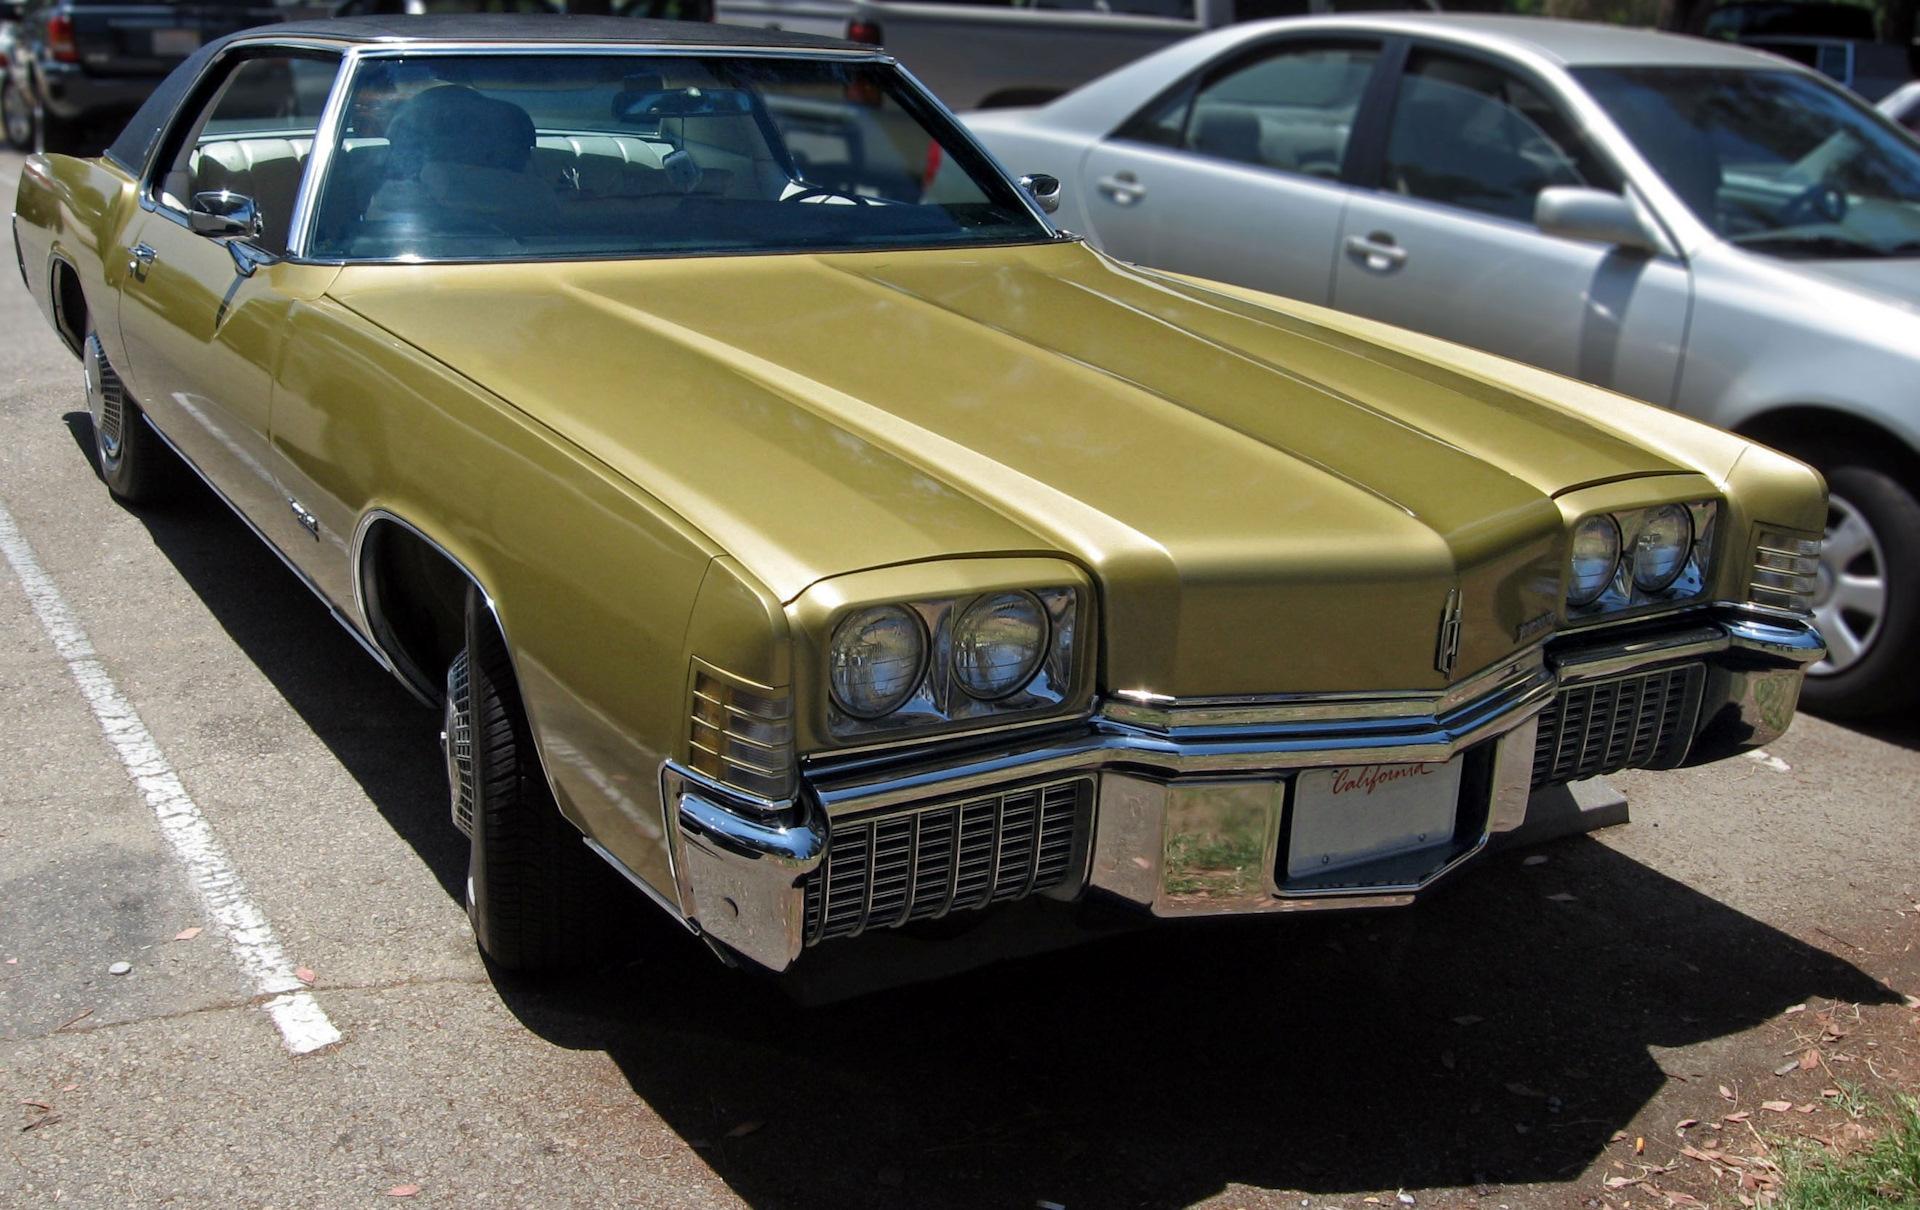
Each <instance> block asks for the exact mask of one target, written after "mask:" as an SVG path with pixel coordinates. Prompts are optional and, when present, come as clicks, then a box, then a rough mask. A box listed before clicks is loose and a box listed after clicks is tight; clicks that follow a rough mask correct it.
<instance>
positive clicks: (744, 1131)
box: [727, 1121, 766, 1139]
mask: <svg viewBox="0 0 1920 1210" xmlns="http://www.w3.org/2000/svg"><path fill="white" fill-rule="evenodd" d="M765 1125H766V1123H765V1122H759V1121H754V1122H742V1123H740V1124H739V1125H738V1126H735V1127H734V1128H733V1129H732V1130H729V1131H727V1137H728V1138H730V1139H744V1138H746V1137H747V1136H748V1135H750V1134H752V1133H753V1132H754V1131H756V1130H758V1129H760V1128H761V1127H762V1126H765Z"/></svg>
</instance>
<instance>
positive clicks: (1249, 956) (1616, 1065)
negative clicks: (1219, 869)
mask: <svg viewBox="0 0 1920 1210" xmlns="http://www.w3.org/2000/svg"><path fill="white" fill-rule="evenodd" d="M68 422H69V425H70V427H72V428H73V429H74V430H75V437H76V441H78V442H79V444H81V446H82V448H83V449H86V450H88V451H89V452H90V451H91V448H92V439H91V434H90V432H85V431H83V427H82V426H83V424H84V422H85V416H84V413H82V414H79V415H78V416H74V417H68ZM139 516H140V519H141V520H142V522H143V523H144V524H145V525H146V527H147V529H148V531H149V532H150V533H151V534H152V536H153V540H154V542H155V544H156V546H157V547H158V548H159V549H160V550H161V552H162V553H164V554H165V555H166V556H167V558H168V559H169V560H171V561H172V562H173V564H174V566H175V567H176V568H177V569H178V570H179V572H180V574H181V576H182V577H183V578H184V579H185V580H186V582H187V583H188V584H189V586H191V587H192V589H193V590H194V591H195V592H196V593H198V594H199V596H200V598H201V599H202V601H204V602H205V604H206V606H207V608H208V609H209V610H210V611H211V612H212V614H213V616H214V617H215V618H216V619H217V620H218V621H219V622H220V624H221V625H222V626H223V627H224V628H225V629H226V631H227V633H228V634H229V635H231V636H232V637H233V639H234V641H235V642H236V643H237V644H238V645H239V646H240V648H241V650H242V651H243V652H245V654H246V655H247V657H248V658H249V659H251V660H252V661H253V662H254V663H255V665H256V666H258V667H259V668H260V670H261V671H262V672H263V673H264V674H265V675H266V676H267V677H268V679H269V680H270V681H271V682H272V684H273V685H274V686H275V688H276V689H278V690H279V691H280V693H281V694H282V695H283V696H284V697H285V699H286V701H287V702H288V704H289V705H291V706H292V707H293V708H294V710H295V711H296V712H297V713H299V715H300V716H301V718H302V719H303V720H304V721H305V722H306V723H307V725H308V726H310V727H311V728H312V729H313V731H314V733H315V734H316V735H317V736H318V737H319V738H320V739H321V741H322V742H324V743H325V744H326V745H327V747H328V748H329V749H330V750H331V751H332V752H333V753H334V755H335V756H336V757H337V758H338V759H339V760H340V762H341V764H342V765H343V766H344V767H345V768H346V769H347V770H348V772H349V773H350V774H351V775H352V776H353V777H354V778H355V779H356V780H357V781H358V782H359V783H360V785H361V786H362V787H363V788H364V790H365V791H366V793H367V796H368V797H369V798H370V799H371V800H372V801H373V803H374V804H375V806H376V807H377V808H378V809H379V810H380V812H381V813H382V815H384V816H385V817H386V819H387V820H388V822H389V823H390V824H391V826H392V827H393V828H394V830H395V832H396V833H398V834H399V835H400V836H401V837H402V838H403V839H404V840H406V841H407V842H408V843H409V844H410V845H412V846H413V848H414V849H415V850H416V851H417V852H418V853H419V854H420V856H421V858H422V859H423V860H424V861H425V862H426V864H427V865H428V866H429V868H431V869H432V870H433V872H434V875H435V876H436V877H437V878H438V879H439V880H440V882H441V884H442V885H443V886H444V887H445V888H446V890H447V893H448V894H449V895H450V896H453V897H455V898H456V899H457V898H459V897H460V895H461V893H462V881H463V879H464V875H465V869H466V858H465V847H466V846H465V842H464V841H463V840H462V839H461V838H460V836H459V835H458V834H457V833H456V832H454V830H453V829H452V828H451V826H450V825H449V824H448V822H447V820H446V808H445V806H444V795H445V790H444V783H443V776H444V775H443V771H442V768H441V764H440V759H439V755H438V749H437V744H436V738H435V737H436V734H437V731H438V721H439V720H438V719H437V718H436V717H434V716H433V715H432V713H431V712H429V711H427V710H425V709H423V708H422V707H421V706H420V705H419V704H418V703H417V702H415V701H414V700H413V699H412V698H411V697H409V696H408V695H407V694H406V692H405V691H404V690H403V689H401V688H400V686H399V685H398V684H397V683H395V682H394V681H392V679H391V678H389V677H388V676H387V674H386V673H384V672H383V671H381V670H380V669H379V668H378V667H377V666H376V665H375V664H374V663H373V662H372V661H371V660H369V659H368V658H367V657H366V655H365V654H364V652H362V651H361V650H360V649H359V647H358V646H357V644H356V643H355V642H354V641H353V640H352V639H351V638H350V637H349V636H348V635H346V634H345V633H343V632H342V631H341V630H340V628H339V627H338V626H337V625H335V624H334V622H333V621H332V619H331V618H330V617H329V615H328V613H327V611H326V610H325V608H323V607H322V606H321V605H320V604H319V603H318V602H317V601H315V600H314V599H313V598H312V596H311V595H310V594H309V593H308V592H307V591H306V589H305V588H304V586H302V585H301V584H300V582H299V581H298V580H297V579H296V578H295V577H294V576H293V575H292V574H291V573H290V572H288V571H287V570H286V569H285V568H284V567H283V566H282V565H281V564H280V563H279V562H278V560H277V559H276V557H275V556H274V555H273V554H272V553H271V552H270V551H268V550H267V549H265V548H264V546H263V545H262V544H261V543H260V542H259V541H258V540H257V539H256V538H254V537H253V535H252V534H251V533H250V532H249V531H248V530H247V529H246V528H245V526H243V525H242V524H241V523H240V522H239V521H238V520H237V519H236V518H235V517H234V516H233V515H232V514H231V513H230V512H229V511H228V510H227V509H226V508H225V506H224V505H222V504H221V503H220V502H219V501H218V500H217V499H216V498H215V497H214V496H213V495H212V494H211V493H210V492H207V491H206V490H205V489H203V488H201V487H199V486H197V485H196V486H195V488H194V489H193V490H192V491H191V492H190V493H188V495H187V497H186V498H185V499H184V500H183V501H182V502H181V503H180V504H179V505H177V506H175V507H173V508H170V509H166V510H154V511H149V512H142V513H140V514H139ZM1544 851H1546V852H1548V853H1550V854H1551V856H1552V859H1551V860H1550V861H1549V862H1548V863H1547V864H1545V865H1541V866H1535V867H1526V866H1522V865H1521V864H1520V855H1519V854H1518V853H1511V854H1503V855H1500V856H1497V857H1494V858H1492V859H1490V860H1489V861H1487V862H1486V863H1484V864H1483V866H1482V867H1481V868H1480V869H1479V870H1478V871H1476V872H1475V873H1473V874H1471V875H1470V876H1468V877H1466V878H1464V879H1463V880H1461V882H1460V883H1459V884H1458V885H1456V886H1454V887H1452V888H1450V889H1449V890H1448V891H1447V892H1446V893H1444V894H1442V895H1439V896H1437V897H1435V898H1433V899H1432V900H1430V901H1428V902H1425V903H1423V904H1421V905H1419V906H1417V907H1415V908H1412V909H1405V910H1401V911H1397V912H1381V913H1366V914H1358V915H1341V916H1326V917H1295V916H1289V917H1272V918H1266V919H1258V920H1241V921H1211V922H1209V921H1195V922H1185V923H1182V924H1179V925H1170V926H1161V927H1155V928H1150V929H1146V930H1143V931H1138V932H1132V933H1128V934H1125V935H1121V936H1114V937H1109V938H1108V939H1105V940H1102V941H1098V942H1095V943H1091V944H1087V945H1084V946H1080V947H1078V948H1073V949H1067V950H1061V951H1056V952H1053V953H1049V954H1045V955H1042V956H1038V957H1031V958H1025V959H1021V960H1018V961H1013V962H1007V963H1003V964H1000V965H997V966H991V967H987V968H984V969H979V970H975V971H972V972H970V973H967V974H963V975H958V976H954V977H950V978H946V979H942V980H939V981H936V982H928V983H922V984H919V985H916V986H911V987H903V988H896V989H893V990H888V991H882V992H876V993H872V994H868V995H863V996H859V997H857V998H853V999H849V1000H843V1001H840V1002H838V1003H833V1004H828V1005H822V1006H817V1007H801V1006H799V1005H798V1004H796V1003H795V1000H794V999H793V998H792V997H791V996H790V995H788V994H787V989H785V988H783V986H782V983H781V981H780V980H776V979H772V978H763V977H755V976H751V975H748V974H746V973H744V972H740V971H728V970H725V969H723V968H722V967H721V966H720V965H719V964H718V963H717V962H715V961H714V959H713V956H712V955H711V954H710V953H708V952H707V950H706V949H705V948H704V947H703V946H702V945H701V944H700V943H699V942H698V941H696V940H695V939H693V938H692V937H690V936H689V935H688V934H687V933H686V932H685V931H684V930H681V929H679V928H678V927H677V926H675V925H673V924H672V923H671V922H669V921H667V920H666V919H665V918H664V917H663V916H662V915H661V914H660V913H658V912H655V911H652V910H651V909H648V908H643V907H639V906H638V899H637V897H636V907H635V909H634V913H633V916H632V919H631V921H630V922H627V921H623V922H621V923H622V925H623V926H625V927H627V928H628V929H629V930H630V932H631V935H632V939H633V941H634V943H635V948H636V950H637V952H639V953H640V954H641V955H642V957H641V958H639V959H638V960H636V961H633V962H630V963H627V964H626V965H623V966H619V967H617V968H615V969H611V970H608V971H603V972H601V973H600V974H599V975H598V976H596V977H594V978H591V979H584V980H581V981H578V982H574V983H561V984H548V985H544V986H535V985H529V984H523V983H520V982H518V981H515V980H511V979H508V978H505V977H502V976H496V979H495V982H496V986H497V988H498V990H499V993H500V995H501V997H502V1000H503V1002H504V1003H505V1004H506V1005H507V1006H508V1007H509V1008H510V1009H511V1010H512V1011H513V1012H514V1013H515V1014H516V1015H517V1016H518V1018H519V1019H520V1020H521V1021H522V1022H523V1023H524V1024H525V1025H526V1026H527V1027H528V1028H529V1029H531V1030H532V1031H534V1032H535V1033H536V1034H538V1035H540V1036H541V1037H543V1038H545V1039H547V1040H548V1041H550V1042H551V1043H553V1044H555V1045H558V1046H563V1047H567V1048H570V1049H580V1050H600V1051H604V1052H606V1053H607V1054H608V1055H609V1056H610V1057H611V1058H612V1059H613V1061H614V1062H615V1063H616V1064H617V1065H618V1066H619V1068H620V1070H621V1072H622V1073H623V1074H624V1076H625V1078H626V1079H627V1081H628V1083H629V1084H630V1085H631V1087H632V1089H633V1091H634V1093H635V1095H636V1096H637V1097H638V1098H639V1099H641V1100H643V1101H644V1102H645V1103H646V1104H647V1106H649V1107H650V1108H651V1109H652V1110H653V1111H654V1112H655V1113H657V1114H658V1115H659V1116H660V1117H661V1118H662V1119H664V1120H665V1121H666V1122H667V1123H668V1124H669V1125H670V1126H671V1127H672V1128H673V1129H674V1130H676V1131H677V1132H678V1133H679V1134H681V1135H682V1136H683V1137H685V1138H687V1139H689V1140H693V1141H695V1142H696V1145H697V1146H699V1147H700V1150H701V1154H702V1156H703V1157H704V1158H705V1160H706V1161H707V1163H708V1164H710V1165H711V1166H712V1168H713V1169H714V1171H715V1172H716V1173H718V1174H719V1175H720V1176H721V1177H722V1178H723V1179H724V1180H725V1181H726V1182H727V1183H728V1184H729V1185H730V1186H731V1187H732V1189H733V1190H734V1191H735V1192H736V1193H738V1194H739V1196H741V1197H742V1198H744V1199H745V1200H746V1201H748V1202H749V1203H751V1204H753V1205H754V1206H756V1207H760V1208H762V1210H774V1208H776V1207H836V1208H837V1207H849V1206H913V1207H916V1208H918V1210H924V1208H933V1207H955V1208H966V1210H975V1208H977V1207H981V1206H1031V1205H1033V1204H1035V1202H1036V1201H1038V1200H1041V1199H1045V1200H1049V1201H1054V1202H1058V1203H1062V1204H1065V1205H1069V1206H1140V1207H1152V1208H1158V1207H1176V1206H1187V1205H1190V1204H1192V1203H1193V1202H1196V1201H1199V1200H1202V1199H1205V1198H1207V1197H1210V1196H1212V1195H1215V1194H1217V1193H1219V1192H1221V1191H1222V1190H1223V1189H1225V1188H1226V1187H1227V1186H1229V1185H1231V1184H1236V1183H1239V1184H1247V1185H1252V1186H1256V1187H1262V1188H1294V1189H1302V1190H1306V1191H1308V1192H1312V1193H1316V1194H1343V1193H1350V1192H1356V1191H1371V1190H1376V1189H1392V1188H1401V1187H1406V1188H1420V1187H1429V1186H1436V1185H1462V1184H1468V1183H1473V1182H1480V1181H1487V1182H1497V1183H1519V1182H1536V1181H1555V1180H1564V1179H1567V1178H1569V1177H1571V1176H1573V1175H1575V1174H1577V1173H1578V1172H1580V1171H1582V1170H1583V1169H1585V1168H1586V1167H1587V1166H1589V1165H1590V1164H1591V1163H1592V1162H1593V1161H1594V1159H1595V1157H1597V1156H1598V1155H1600V1154H1601V1153H1602V1151H1603V1150H1604V1148H1605V1147H1606V1145H1607V1143H1608V1142H1609V1140H1610V1139H1611V1137H1612V1135H1613V1133H1614V1132H1615V1131H1616V1130H1618V1129H1620V1128H1622V1127H1624V1126H1625V1125H1627V1124H1628V1123H1629V1122H1630V1121H1631V1120H1632V1119H1633V1117H1634V1116H1635V1114H1636V1113H1637V1112H1638V1111H1639V1110H1640V1109H1641V1108H1642V1107H1643V1106H1644V1105H1645V1104H1646V1103H1647V1101H1648V1100H1649V1098H1651V1097H1652V1096H1653V1095H1654V1094H1655V1093H1656V1092H1657V1091H1658V1090H1659V1089H1660V1088H1661V1087H1662V1086H1663V1085H1664V1083H1665V1082H1666V1080H1667V1079H1668V1073H1667V1072H1663V1071H1662V1069H1661V1067H1660V1066H1659V1065H1658V1064H1657V1063H1656V1062H1655V1059H1654V1057H1653V1055H1652V1053H1651V1052H1650V1048H1663V1049H1664V1048H1673V1047H1684V1046H1688V1045H1691V1044H1694V1043H1699V1042H1704V1041H1707V1040H1711V1039H1715V1038H1721V1037H1726V1036H1729V1035H1732V1034H1736V1033H1738V1032H1740V1031H1743V1030H1747V1029H1750V1028H1752V1027H1754V1026H1756V1025H1758V1024H1760V1023H1762V1022H1765V1021H1767V1020H1769V1019H1770V1018H1773V1017H1775V1016H1776V1015H1777V1014H1778V1013H1779V1012H1780V1011H1781V1010H1782V1009H1784V1008H1786V1007H1787V1006H1789V1005H1792V1004H1795V1003H1799V1002H1801V1001H1804V1000H1806V999H1808V998H1810V997H1831V998H1834V999H1839V1000H1845V1001H1850V1002H1858V1003H1892V1002H1897V1001H1898V1000H1899V997H1898V996H1897V995H1896V994H1895V993H1893V992H1892V991H1890V990H1889V989H1888V988H1886V987H1885V986H1884V985H1882V984H1880V983H1879V982H1877V981H1876V980H1874V979H1873V978H1871V977H1870V976H1868V975H1867V974H1865V973H1864V972H1862V971H1860V970H1859V969H1858V968H1856V967H1854V966H1852V965H1850V964H1848V963H1846V962H1844V961H1841V960H1839V959H1837V958H1835V957H1834V956H1832V955H1830V954H1827V953H1825V952H1823V951H1820V950H1817V949H1814V948H1812V947H1810V946H1807V945H1805V944H1803V943H1801V942H1799V941H1797V940H1795V939H1793V938H1792V937H1789V936H1787V935H1786V934H1784V933H1781V932H1779V931H1778V930H1776V929H1774V928H1772V927H1770V926H1768V925H1766V924H1763V923H1761V922H1760V921H1757V920H1754V919H1752V918H1750V917H1747V916H1745V915H1742V914H1741V913H1739V912H1736V911H1733V910H1731V909H1729V908H1727V907H1726V906H1724V905H1722V904H1720V903H1718V902H1716V901H1714V900H1713V899H1710V898H1708V897H1706V896H1704V895H1701V894H1699V893H1697V892H1695V891H1693V890H1691V889H1689V888H1688V887H1686V886H1684V885H1682V884H1681V883H1679V882H1676V881H1674V880H1673V879H1670V878H1668V877H1666V876H1665V875H1663V874H1661V873H1659V872H1658V871H1655V870H1652V869H1649V868H1648V867H1646V866H1644V865H1641V864H1639V863H1637V862H1635V861H1632V860H1630V859H1628V858H1626V857H1624V856H1622V855H1620V854H1618V853H1616V852H1614V851H1612V850H1611V849H1609V848H1607V847H1606V846H1605V845H1602V844H1600V843H1598V842H1596V841H1594V840H1592V839H1591V838H1587V837H1578V838H1574V839H1572V840H1567V841H1561V842H1558V843H1557V844H1555V845H1552V846H1550V847H1549V848H1547V849H1546V850H1544ZM1563 894H1564V895H1571V896H1574V897H1575V898H1574V899H1573V900H1572V901H1565V902H1563V901H1558V900H1553V899H1549V898H1548V896H1550V895H1563ZM1016 906H1019V905H1016ZM1035 910H1046V911H1059V912H1065V913H1076V912H1081V911H1084V910H1085V909H1075V908H1072V907H1057V908H1056V907H1052V906H1047V907H1045V908H1036V909H1035ZM893 943H895V944H898V943H899V942H898V941H897V939H896V940H895V941H894V942H893ZM830 944H834V945H840V946H853V947H858V946H863V945H867V944H869V943H868V942H865V941H853V942H838V943H830ZM910 944H912V943H911V942H910ZM917 944H922V945H929V946H931V945H937V944H939V943H938V942H935V941H925V942H918V943H917ZM832 957H833V955H831V954H830V952H829V951H827V950H825V949H823V950H821V951H819V952H817V953H815V954H812V955H809V956H808V957H807V958H803V959H802V961H803V962H807V961H810V960H811V961H816V962H819V961H825V960H830V959H831V958H832ZM1675 1062H1676V1060H1675V1059H1674V1058H1672V1057H1669V1058H1668V1064H1669V1067H1670V1069H1672V1074H1674V1075H1676V1076H1678V1077H1681V1078H1686V1077H1690V1076H1697V1077H1704V1076H1705V1075H1706V1072H1705V1071H1704V1069H1702V1070H1699V1071H1697V1072H1696V1071H1694V1070H1693V1069H1692V1068H1690V1067H1688V1066H1686V1064H1687V1063H1688V1062H1689V1060H1687V1059H1685V1058H1681V1059H1678V1060H1677V1062H1679V1063H1680V1064H1681V1066H1680V1067H1678V1068H1673V1064H1674V1063H1675ZM752 1123H760V1125H759V1126H757V1127H755V1128H753V1129H751V1130H749V1129H747V1127H748V1126H749V1125H751V1124H752ZM730 1135H737V1137H729V1136H730Z"/></svg>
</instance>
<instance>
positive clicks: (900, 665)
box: [827, 605, 927, 718]
mask: <svg viewBox="0 0 1920 1210" xmlns="http://www.w3.org/2000/svg"><path fill="white" fill-rule="evenodd" d="M827 658H828V668H827V678H828V686H829V688H830V689H831V690H832V693H833V700H834V703H835V704H836V705H838V706H839V707H840V708H841V709H842V710H845V711H846V712H847V713H848V714H851V715H853V716H854V717H855V718H879V717H881V716H882V715H886V714H891V713H893V712H894V711H895V710H898V709H899V708H900V707H901V706H902V705H903V704H904V703H905V702H906V700H907V699H908V698H909V697H911V696H913V691H914V690H915V689H917V688H919V686H920V679H921V676H922V674H923V673H924V672H925V671H926V664H927V636H926V632H925V631H924V630H922V629H921V626H920V619H919V618H917V617H915V616H914V615H913V613H912V611H910V610H908V609H905V608H903V607H901V606H899V605H878V606H875V607H873V608H871V609H862V610H861V611H859V612H858V613H855V614H853V615H851V616H850V617H848V618H847V619H846V620H845V621H843V622H841V623H840V625H839V626H837V627H835V628H834V632H833V644H832V647H831V648H830V650H829V652H828V657H827Z"/></svg>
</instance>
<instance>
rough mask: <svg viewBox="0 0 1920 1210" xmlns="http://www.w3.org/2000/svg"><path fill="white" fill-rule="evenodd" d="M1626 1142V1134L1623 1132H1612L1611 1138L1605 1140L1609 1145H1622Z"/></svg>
mask: <svg viewBox="0 0 1920 1210" xmlns="http://www.w3.org/2000/svg"><path fill="white" fill-rule="evenodd" d="M1626 1141H1627V1132H1626V1131H1624V1130H1616V1131H1614V1132H1613V1137H1612V1138H1610V1139H1608V1140H1607V1142H1609V1143H1624V1142H1626Z"/></svg>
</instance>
